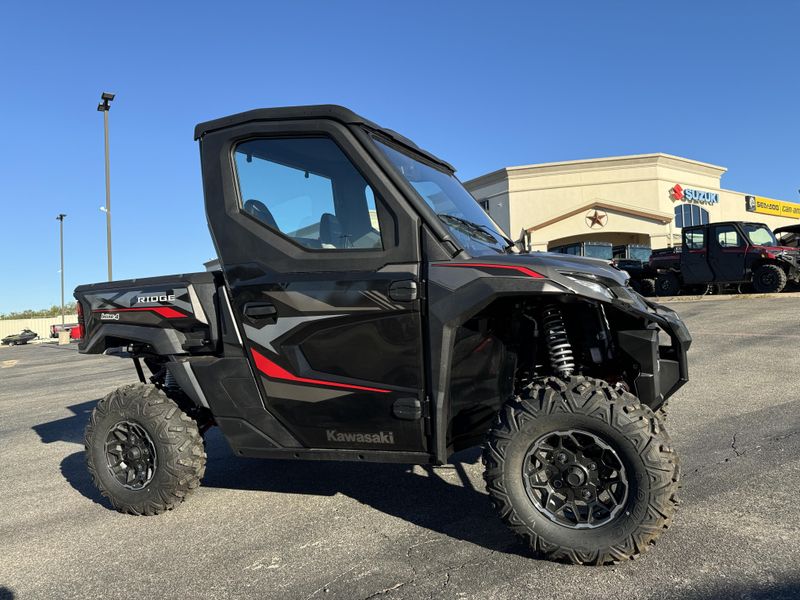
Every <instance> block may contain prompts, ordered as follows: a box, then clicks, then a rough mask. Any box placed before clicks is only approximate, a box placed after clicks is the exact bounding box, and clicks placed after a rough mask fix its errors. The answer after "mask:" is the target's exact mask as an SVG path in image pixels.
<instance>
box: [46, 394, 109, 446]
mask: <svg viewBox="0 0 800 600" xmlns="http://www.w3.org/2000/svg"><path fill="white" fill-rule="evenodd" d="M99 400H100V399H99V398H95V399H94V400H90V401H88V402H81V403H80V404H73V405H72V406H67V409H68V410H70V411H72V413H73V414H72V415H71V416H69V417H64V418H63V419H58V420H56V421H50V422H48V423H40V424H39V425H34V426H33V430H34V431H35V432H36V433H37V434H38V435H39V437H40V438H41V440H42V443H44V444H52V443H53V442H70V443H73V444H83V430H84V429H85V427H86V424H87V423H88V422H89V415H91V414H92V410H93V409H94V407H95V406H97V403H98V401H99Z"/></svg>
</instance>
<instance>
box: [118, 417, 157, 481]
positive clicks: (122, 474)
mask: <svg viewBox="0 0 800 600" xmlns="http://www.w3.org/2000/svg"><path fill="white" fill-rule="evenodd" d="M106 463H107V465H108V470H109V471H110V472H111V475H112V476H113V477H114V478H115V479H116V480H117V481H118V482H119V483H120V485H122V486H123V487H125V488H128V489H129V490H140V489H142V488H144V487H145V486H147V484H148V483H150V481H152V479H153V475H154V474H155V472H156V468H157V467H158V455H157V453H156V446H155V444H154V443H153V440H152V438H151V437H150V434H148V433H147V430H146V429H145V428H144V427H142V426H141V425H139V424H138V423H135V422H133V421H120V422H119V423H117V424H116V425H114V426H113V427H112V428H111V429H110V430H109V432H108V435H107V436H106Z"/></svg>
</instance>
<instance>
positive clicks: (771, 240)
mask: <svg viewBox="0 0 800 600" xmlns="http://www.w3.org/2000/svg"><path fill="white" fill-rule="evenodd" d="M742 229H744V233H745V235H746V236H747V238H748V239H749V240H750V243H751V244H753V245H754V246H777V245H778V242H777V240H775V236H774V235H773V234H772V231H770V229H769V227H767V226H766V225H757V224H753V223H744V224H743V225H742Z"/></svg>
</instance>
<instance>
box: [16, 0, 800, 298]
mask: <svg viewBox="0 0 800 600" xmlns="http://www.w3.org/2000/svg"><path fill="white" fill-rule="evenodd" d="M0 11H2V12H0V23H1V25H0V28H1V29H0V51H2V56H3V61H2V65H3V68H2V71H0V78H1V79H0V81H2V88H1V89H2V94H0V109H1V110H0V115H2V120H3V134H4V135H3V137H4V139H3V143H2V144H0V223H2V225H0V231H2V232H3V234H4V238H5V239H4V240H3V242H4V243H3V244H2V248H3V253H4V256H3V260H2V261H0V312H4V311H9V310H18V309H24V308H38V307H44V306H48V305H50V304H53V303H57V302H58V298H59V278H58V277H59V276H58V235H57V234H58V229H57V225H58V223H57V221H56V220H55V217H56V215H57V214H58V213H59V212H65V213H67V214H68V217H67V220H66V224H65V229H66V242H65V243H66V269H65V273H66V283H67V288H68V290H70V291H71V290H72V288H74V287H75V286H76V285H78V284H80V283H86V282H93V281H101V280H103V279H105V273H106V272H105V264H106V263H105V260H106V259H105V221H104V215H103V213H101V212H100V211H99V210H98V207H99V206H100V205H101V204H103V203H104V181H103V147H102V116H101V114H100V113H98V112H97V111H96V110H95V107H96V104H97V100H98V97H99V94H100V92H101V91H103V90H108V91H112V92H115V93H116V94H117V95H118V96H117V100H116V101H115V102H114V104H113V107H112V112H111V160H112V206H113V224H114V265H115V269H114V275H115V278H128V277H139V276H151V275H162V274H168V273H175V272H188V271H195V270H201V269H202V262H203V261H205V260H208V259H210V258H212V257H213V256H214V255H215V253H214V249H213V246H212V244H211V240H210V237H209V234H208V229H207V226H206V222H205V214H204V211H203V205H202V189H201V181H200V170H199V161H198V150H197V147H196V144H195V142H194V141H193V140H192V130H193V127H194V125H195V124H196V123H197V122H200V121H204V120H207V119H211V118H215V117H219V116H223V115H226V114H229V113H233V112H238V111H242V110H247V109H250V108H255V107H266V106H279V105H294V104H314V103H339V104H344V105H346V106H348V107H350V108H353V109H354V110H356V111H357V112H360V113H362V114H364V115H365V116H367V117H369V118H370V119H372V120H374V121H377V122H378V123H381V124H383V125H386V126H388V127H391V128H393V129H396V130H398V131H400V132H402V133H404V134H405V135H407V136H409V137H410V138H412V139H414V140H415V141H416V142H417V143H419V144H420V145H421V146H423V147H425V148H427V149H429V150H431V151H433V152H434V153H436V154H438V155H441V156H442V157H443V158H445V159H446V160H448V161H449V162H451V163H453V164H454V165H456V166H457V167H458V169H459V176H460V177H461V178H462V179H469V178H471V177H475V176H477V175H480V174H482V173H485V172H487V171H490V170H494V169H497V168H500V167H502V166H506V165H515V164H528V163H535V162H544V161H554V160H567V159H578V158H589V157H597V156H609V155H619V154H632V153H643V152H668V153H672V154H678V155H682V156H687V157H690V158H694V159H698V160H703V161H707V162H712V163H716V164H720V165H724V166H726V167H728V168H729V173H728V174H726V175H725V176H724V178H723V186H724V187H726V188H728V189H735V190H741V191H748V192H753V193H757V194H759V195H764V196H770V197H774V198H780V199H785V200H798V199H800V196H798V192H797V189H798V188H800V173H799V172H798V171H799V169H798V167H800V149H799V148H800V114H799V113H798V107H800V93H799V92H800V82H799V81H798V79H799V78H800V69H799V68H798V63H799V62H800V41H799V40H800V36H798V29H797V28H798V23H800V4H798V3H796V2H790V1H785V2H761V3H756V2H734V1H727V2H661V3H653V2H571V3H558V2H548V3H544V2H520V3H513V2H508V3H502V2H491V3H490V2H469V1H461V2H431V1H430V0H428V1H425V2H417V1H414V0H406V1H404V2H393V3H389V2H375V1H371V2H347V1H341V2H322V1H318V2H310V1H293V2H281V3H278V2H253V3H246V2H234V1H230V2H226V3H219V2H217V3H207V4H206V3H203V2H199V1H197V2H191V3H189V2H187V3H179V2H176V3H166V2H158V3H155V2H146V1H141V2H136V3H127V4H125V5H124V6H123V5H115V4H114V3H105V4H97V3H69V2H57V3H50V2H36V3H13V5H11V4H9V3H6V4H5V5H4V7H3V8H2V9H0ZM68 294H69V292H68Z"/></svg>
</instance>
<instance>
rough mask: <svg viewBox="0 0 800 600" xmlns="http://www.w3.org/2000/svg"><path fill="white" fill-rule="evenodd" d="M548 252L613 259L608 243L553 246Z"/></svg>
mask: <svg viewBox="0 0 800 600" xmlns="http://www.w3.org/2000/svg"><path fill="white" fill-rule="evenodd" d="M548 252H556V253H559V254H571V255H572V256H586V257H588V258H599V259H602V260H608V261H610V260H611V259H612V258H613V252H612V246H611V243H610V242H575V243H573V244H564V245H563V246H553V247H552V248H550V249H549V250H548Z"/></svg>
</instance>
